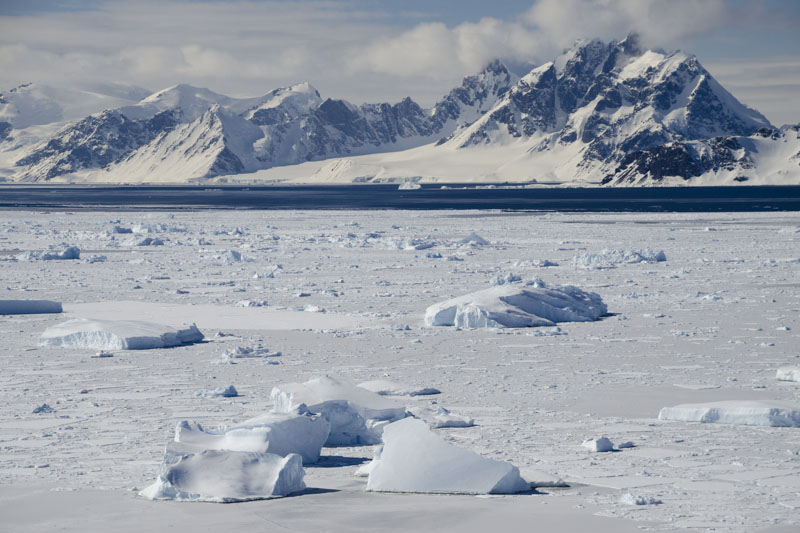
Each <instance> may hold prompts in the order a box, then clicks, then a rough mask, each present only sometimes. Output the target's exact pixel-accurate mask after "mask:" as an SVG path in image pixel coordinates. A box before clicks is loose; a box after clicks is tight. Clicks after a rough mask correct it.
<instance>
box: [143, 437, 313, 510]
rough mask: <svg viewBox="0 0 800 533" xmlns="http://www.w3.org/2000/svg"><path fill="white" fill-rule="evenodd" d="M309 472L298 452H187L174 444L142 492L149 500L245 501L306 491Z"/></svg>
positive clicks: (169, 446)
mask: <svg viewBox="0 0 800 533" xmlns="http://www.w3.org/2000/svg"><path fill="white" fill-rule="evenodd" d="M303 476H305V471H304V470H303V460H302V459H301V457H300V456H299V455H297V454H289V455H287V456H286V457H281V456H280V455H275V454H272V453H258V452H238V451H229V450H203V451H200V452H195V451H192V450H191V449H187V448H186V447H184V446H183V445H181V444H180V443H170V444H169V445H168V446H167V448H166V450H165V451H164V460H163V462H162V463H161V468H160V470H159V474H158V479H157V480H156V481H155V483H153V484H152V485H150V486H149V487H147V488H146V489H144V490H143V491H141V492H140V493H139V494H140V495H142V496H144V497H145V498H148V499H150V500H178V501H199V502H217V503H228V502H240V501H248V500H260V499H265V498H277V497H280V496H287V495H289V494H292V493H295V492H299V491H302V490H304V489H305V488H306V484H305V483H304V482H303Z"/></svg>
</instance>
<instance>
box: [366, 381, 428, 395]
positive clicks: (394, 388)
mask: <svg viewBox="0 0 800 533" xmlns="http://www.w3.org/2000/svg"><path fill="white" fill-rule="evenodd" d="M358 386H359V387H361V388H362V389H366V390H368V391H370V392H374V393H375V394H380V395H381V396H427V395H430V394H440V393H441V391H440V390H439V389H434V388H432V387H408V386H406V385H400V384H399V383H394V382H393V381H388V380H385V379H375V380H372V381H365V382H363V383H359V384H358Z"/></svg>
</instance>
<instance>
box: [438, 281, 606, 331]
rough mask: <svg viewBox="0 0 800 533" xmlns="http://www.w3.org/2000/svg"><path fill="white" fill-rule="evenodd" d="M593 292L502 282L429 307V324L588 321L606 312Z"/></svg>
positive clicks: (529, 324)
mask: <svg viewBox="0 0 800 533" xmlns="http://www.w3.org/2000/svg"><path fill="white" fill-rule="evenodd" d="M606 312H607V308H606V305H605V304H604V303H603V300H602V299H601V298H600V296H598V295H597V294H595V293H593V292H584V291H582V290H581V289H578V288H577V287H573V286H571V285H564V286H561V287H553V288H547V287H543V286H538V287H520V286H518V285H510V284H507V285H500V286H496V287H492V288H489V289H484V290H482V291H478V292H473V293H471V294H467V295H465V296H460V297H458V298H453V299H451V300H447V301H445V302H442V303H438V304H435V305H432V306H430V307H428V309H427V311H426V312H425V323H426V324H427V325H429V326H457V327H462V328H524V327H534V326H554V325H555V324H556V323H559V322H588V321H592V320H597V319H598V318H600V317H601V316H603V315H604V314H606Z"/></svg>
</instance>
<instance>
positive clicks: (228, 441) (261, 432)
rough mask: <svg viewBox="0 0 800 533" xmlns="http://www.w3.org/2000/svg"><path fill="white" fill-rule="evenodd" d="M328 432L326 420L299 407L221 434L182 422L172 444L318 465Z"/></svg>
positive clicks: (197, 449)
mask: <svg viewBox="0 0 800 533" xmlns="http://www.w3.org/2000/svg"><path fill="white" fill-rule="evenodd" d="M330 428H331V425H330V423H329V422H328V421H327V420H326V419H325V417H323V416H322V415H317V414H312V413H310V412H309V411H308V409H306V407H305V405H301V406H299V407H298V408H297V409H295V410H294V412H292V413H274V412H271V413H265V414H263V415H261V416H258V417H255V418H251V419H250V420H246V421H245V422H242V423H241V424H237V425H235V426H233V427H231V428H227V429H225V430H222V431H209V430H207V429H205V428H203V426H201V425H200V424H198V423H196V422H188V421H185V420H184V421H181V422H178V425H177V426H176V427H175V442H179V443H181V444H183V445H184V446H186V447H187V448H190V449H193V450H195V451H201V450H230V451H237V452H258V453H271V454H274V455H280V456H282V457H285V456H287V455H290V454H297V455H300V456H301V457H302V458H303V464H310V463H316V462H317V461H319V456H320V453H321V451H322V446H323V445H324V444H325V441H326V440H327V439H328V433H329V432H330Z"/></svg>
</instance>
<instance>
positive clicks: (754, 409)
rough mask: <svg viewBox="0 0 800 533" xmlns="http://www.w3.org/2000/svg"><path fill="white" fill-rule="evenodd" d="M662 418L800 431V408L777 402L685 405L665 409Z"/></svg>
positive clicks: (729, 402) (788, 403) (660, 417)
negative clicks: (799, 428)
mask: <svg viewBox="0 0 800 533" xmlns="http://www.w3.org/2000/svg"><path fill="white" fill-rule="evenodd" d="M658 418H659V420H677V421H681V422H703V423H718V424H738V425H743V426H772V427H800V406H798V405H796V404H792V403H790V402H784V401H774V400H761V401H733V400H732V401H724V402H711V403H698V404H682V405H676V406H675V407H664V408H663V409H661V412H659V413H658Z"/></svg>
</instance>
